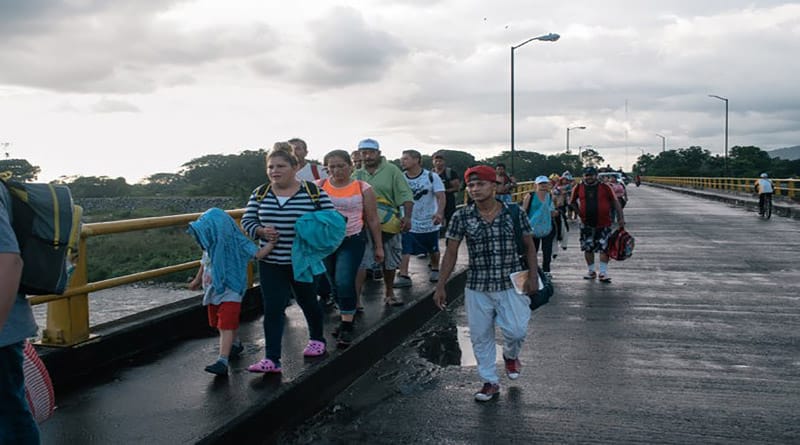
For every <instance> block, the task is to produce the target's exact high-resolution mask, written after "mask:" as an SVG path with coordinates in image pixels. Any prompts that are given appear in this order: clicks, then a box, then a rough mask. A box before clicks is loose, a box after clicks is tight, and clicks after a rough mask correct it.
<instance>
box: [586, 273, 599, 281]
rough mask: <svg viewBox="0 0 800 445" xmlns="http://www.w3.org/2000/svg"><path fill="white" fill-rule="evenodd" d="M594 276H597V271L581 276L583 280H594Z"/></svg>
mask: <svg viewBox="0 0 800 445" xmlns="http://www.w3.org/2000/svg"><path fill="white" fill-rule="evenodd" d="M595 278H597V272H589V273H587V274H586V275H584V276H583V279H584V280H594V279H595Z"/></svg>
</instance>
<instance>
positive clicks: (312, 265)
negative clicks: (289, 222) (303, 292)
mask: <svg viewBox="0 0 800 445" xmlns="http://www.w3.org/2000/svg"><path fill="white" fill-rule="evenodd" d="M346 224H347V219H346V218H345V217H344V216H342V214H341V213H339V212H337V211H336V210H317V211H316V212H308V213H306V214H304V215H303V216H301V217H300V218H298V220H297V222H296V223H295V225H294V230H295V237H294V242H293V244H292V268H293V269H294V279H295V280H297V281H300V282H303V283H311V282H313V281H314V275H319V274H321V273H324V272H325V265H324V264H323V263H322V260H324V259H325V257H327V256H328V255H330V254H332V253H333V252H335V251H336V249H338V248H339V245H340V244H342V240H344V233H345V226H346Z"/></svg>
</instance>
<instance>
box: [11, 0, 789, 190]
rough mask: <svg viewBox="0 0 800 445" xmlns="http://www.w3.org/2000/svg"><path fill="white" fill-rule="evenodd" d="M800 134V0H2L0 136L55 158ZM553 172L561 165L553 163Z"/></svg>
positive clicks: (612, 153) (618, 153) (620, 157)
mask: <svg viewBox="0 0 800 445" xmlns="http://www.w3.org/2000/svg"><path fill="white" fill-rule="evenodd" d="M547 33H557V34H559V35H560V36H561V38H560V39H559V40H558V41H556V42H545V41H538V40H534V41H532V42H530V43H528V44H526V45H524V46H522V47H519V48H517V49H516V50H514V51H513V53H514V65H515V67H514V77H515V85H514V89H515V94H514V103H515V108H514V114H515V126H516V129H515V142H516V144H515V145H516V149H517V150H531V151H536V152H539V153H543V154H555V153H559V152H564V151H565V150H566V134H567V128H571V127H578V126H585V127H586V129H585V130H580V129H575V130H571V131H570V132H569V139H570V148H571V149H572V150H573V152H575V151H577V150H578V149H579V147H581V146H584V147H586V146H589V147H590V148H593V149H595V150H596V151H598V152H599V153H600V155H601V156H603V157H604V158H605V159H606V160H607V162H608V163H610V164H611V165H612V166H614V167H624V168H626V169H628V168H629V167H630V165H631V164H633V163H634V162H636V158H637V157H638V156H639V155H640V154H642V153H651V154H657V153H658V152H660V151H661V148H662V139H661V138H660V137H659V136H657V134H660V135H662V136H664V137H665V141H666V142H665V145H666V148H667V149H676V148H685V147H689V146H702V147H703V148H704V149H707V150H709V151H710V152H711V153H713V154H722V153H723V152H724V147H725V144H724V137H725V102H723V101H721V100H718V99H715V98H711V97H709V95H710V94H715V95H719V96H722V97H726V98H728V99H729V102H728V104H729V114H728V118H729V143H728V145H729V147H733V146H736V145H742V146H745V145H756V146H759V147H761V148H762V149H765V150H770V149H775V148H781V147H788V146H794V145H798V144H800V87H799V86H798V81H797V76H798V74H797V73H798V72H800V57H798V54H800V2H785V1H769V0H758V1H755V0H753V1H738V0H703V1H697V0H691V1H688V0H671V1H669V2H664V1H650V0H635V1H633V0H631V1H623V0H618V1H610V0H609V1H604V2H597V1H588V0H587V1H582V0H571V1H565V2H553V1H547V2H545V1H539V0H518V1H516V0H515V1H503V0H495V1H485V0H483V1H481V0H361V1H339V0H326V1H311V0H308V1H296V2H286V1H264V0H226V1H221V0H216V1H211V0H199V1H189V0H187V1H178V0H174V1H170V0H115V1H106V0H65V1H55V0H0V41H2V42H3V44H2V45H0V67H2V68H0V147H2V148H3V150H4V152H5V153H0V156H3V155H4V156H6V157H11V158H24V159H27V160H28V161H29V162H31V163H32V164H33V165H38V166H39V167H40V168H41V173H40V175H39V180H42V181H50V180H53V179H56V178H59V177H62V176H68V177H69V176H76V175H80V176H109V177H112V178H116V177H120V176H122V177H125V178H126V180H127V181H128V183H136V182H139V181H140V180H142V179H143V178H146V177H148V176H150V175H152V174H155V173H160V172H171V173H175V172H178V171H180V169H181V166H182V165H183V164H184V163H186V162H188V161H190V160H192V159H194V158H198V157H200V156H204V155H207V154H236V153H239V152H241V151H243V150H255V149H258V148H269V147H271V146H272V144H273V143H274V142H275V141H281V140H287V139H289V138H292V137H300V138H303V139H305V140H306V141H307V142H308V145H309V152H310V153H309V158H314V159H322V157H323V156H324V154H325V153H327V152H328V151H330V150H333V149H342V148H343V149H348V150H352V149H355V147H356V145H357V143H358V141H359V140H360V139H362V138H366V137H372V138H375V139H377V140H378V141H379V142H380V144H381V148H382V151H383V153H384V154H385V155H386V156H387V157H389V158H397V157H399V156H400V153H401V151H402V150H405V149H409V148H415V149H418V150H420V151H421V152H423V153H426V154H429V153H432V152H433V151H435V150H436V149H440V148H447V149H457V150H463V151H467V152H469V153H471V154H473V155H474V156H475V157H476V158H477V159H483V158H487V157H490V156H494V155H496V154H499V153H500V152H501V151H503V150H509V149H510V146H511V145H510V144H511V142H510V140H511V131H510V123H511V112H510V104H511V85H510V84H511V82H510V75H511V67H510V64H511V53H512V51H511V47H512V46H515V45H519V44H520V43H522V42H524V41H526V40H528V39H530V38H531V37H537V36H541V35H544V34H547ZM542 173H544V174H547V173H549V172H542Z"/></svg>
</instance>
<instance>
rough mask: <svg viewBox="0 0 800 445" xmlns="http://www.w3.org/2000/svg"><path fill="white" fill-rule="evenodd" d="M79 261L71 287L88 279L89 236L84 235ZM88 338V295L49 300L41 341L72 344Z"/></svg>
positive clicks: (48, 343)
mask: <svg viewBox="0 0 800 445" xmlns="http://www.w3.org/2000/svg"><path fill="white" fill-rule="evenodd" d="M78 252H79V255H78V264H76V265H75V270H74V272H73V273H72V278H71V279H70V282H69V287H77V286H84V285H86V284H87V282H88V276H89V275H88V268H87V267H86V256H87V255H86V238H84V237H81V240H80V247H79V248H78ZM88 339H89V294H88V293H84V294H79V295H75V296H72V297H68V298H65V299H62V300H56V301H51V302H49V303H47V326H46V327H45V329H43V330H42V342H41V344H43V345H46V346H72V345H74V344H77V343H81V342H84V341H86V340H88Z"/></svg>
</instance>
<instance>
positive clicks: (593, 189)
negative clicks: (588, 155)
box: [569, 167, 625, 283]
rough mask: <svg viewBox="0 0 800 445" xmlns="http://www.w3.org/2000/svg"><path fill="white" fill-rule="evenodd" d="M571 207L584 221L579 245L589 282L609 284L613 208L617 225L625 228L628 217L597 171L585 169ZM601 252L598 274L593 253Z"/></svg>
mask: <svg viewBox="0 0 800 445" xmlns="http://www.w3.org/2000/svg"><path fill="white" fill-rule="evenodd" d="M569 203H570V206H572V207H574V208H576V209H577V212H578V215H579V216H580V218H581V235H580V243H581V250H582V251H583V256H584V258H585V259H586V266H587V267H588V272H587V274H586V275H584V277H583V278H584V279H586V280H594V279H595V278H597V279H599V280H600V282H601V283H610V282H611V277H610V276H609V275H608V237H609V235H611V223H612V221H611V209H614V210H616V214H617V225H619V227H620V228H623V227H625V217H624V216H623V214H622V206H621V205H620V204H619V201H618V200H617V198H616V196H614V191H613V190H612V189H611V187H610V186H609V185H608V184H606V183H603V182H600V181H598V180H597V169H596V168H594V167H586V168H584V169H583V182H581V183H580V184H578V185H576V186H575V188H574V189H573V190H572V197H570V201H569ZM595 252H599V253H600V266H599V267H598V269H597V270H596V271H595V266H594V254H595Z"/></svg>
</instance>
